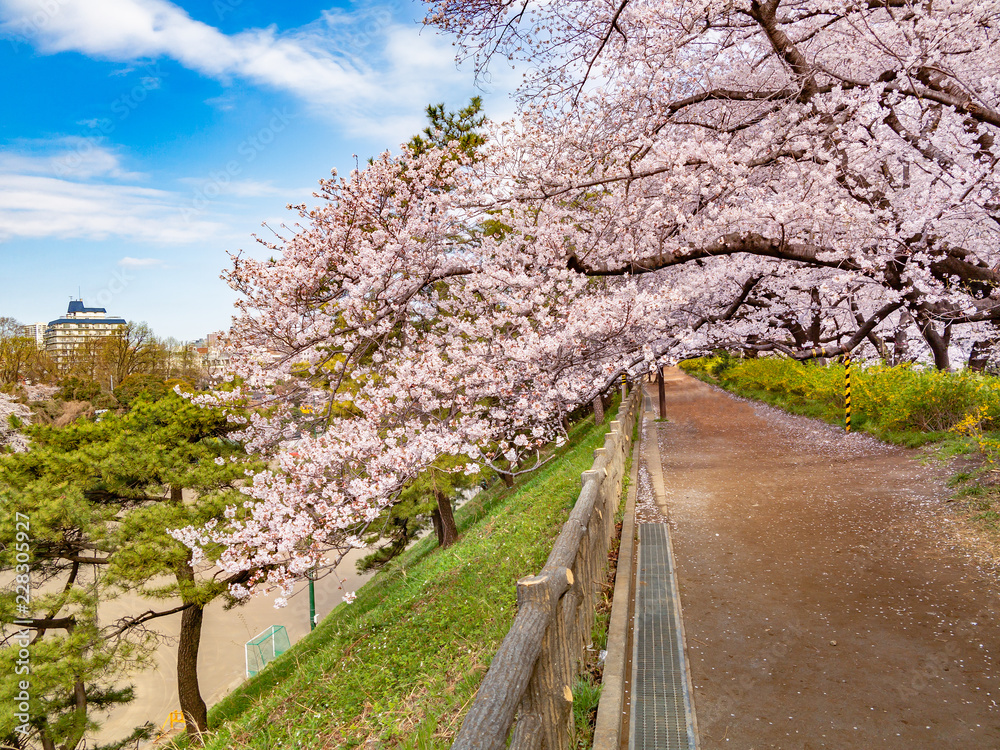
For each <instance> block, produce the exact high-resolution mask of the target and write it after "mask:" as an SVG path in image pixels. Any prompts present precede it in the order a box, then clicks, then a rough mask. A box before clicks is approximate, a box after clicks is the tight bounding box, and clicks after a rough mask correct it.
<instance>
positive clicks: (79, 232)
mask: <svg viewBox="0 0 1000 750" xmlns="http://www.w3.org/2000/svg"><path fill="white" fill-rule="evenodd" d="M180 202H181V201H180V198H179V197H178V196H177V195H176V194H174V193H170V192H167V191H164V190H156V189H152V188H144V187H136V186H133V185H108V184H104V185H100V184H86V183H80V182H72V181H69V180H62V179H57V178H53V177H46V176H39V175H33V174H14V173H4V171H3V170H0V242H2V241H4V240H8V239H12V238H15V237H19V238H37V237H55V238H59V239H76V238H80V239H90V240H101V239H106V238H108V237H119V238H123V239H128V240H134V241H141V242H155V243H193V242H199V241H204V240H205V239H206V238H211V237H220V236H230V235H231V232H227V230H228V227H226V226H225V225H223V224H221V223H219V222H215V221H210V220H208V219H202V218H197V219H194V220H191V219H188V220H187V221H185V220H183V219H182V217H181V209H180Z"/></svg>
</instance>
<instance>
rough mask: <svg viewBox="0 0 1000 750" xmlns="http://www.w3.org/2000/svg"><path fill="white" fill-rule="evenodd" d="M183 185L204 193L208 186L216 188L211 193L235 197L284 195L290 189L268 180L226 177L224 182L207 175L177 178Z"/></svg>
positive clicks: (287, 193) (288, 192)
mask: <svg viewBox="0 0 1000 750" xmlns="http://www.w3.org/2000/svg"><path fill="white" fill-rule="evenodd" d="M178 182H180V183H181V184H183V185H188V186H190V187H191V188H192V189H193V190H194V191H196V193H199V194H204V193H205V189H206V188H207V187H209V186H212V187H214V188H216V190H214V191H213V192H212V195H231V196H234V197H236V198H263V197H270V196H286V195H289V194H290V193H291V192H292V191H291V190H289V189H287V188H282V187H278V186H277V185H275V184H274V183H272V182H271V181H270V180H236V179H228V178H227V179H226V180H225V181H224V182H222V181H220V180H218V179H217V178H213V177H211V176H209V177H182V178H181V179H179V180H178Z"/></svg>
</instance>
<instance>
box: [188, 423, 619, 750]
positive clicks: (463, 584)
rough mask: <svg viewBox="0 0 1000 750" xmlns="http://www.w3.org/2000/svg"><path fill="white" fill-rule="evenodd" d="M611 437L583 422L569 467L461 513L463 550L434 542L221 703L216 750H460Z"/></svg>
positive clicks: (563, 458) (563, 464) (214, 716)
mask: <svg viewBox="0 0 1000 750" xmlns="http://www.w3.org/2000/svg"><path fill="white" fill-rule="evenodd" d="M613 413H614V412H613V410H609V411H608V419H610V418H611V416H612V415H613ZM605 431H606V427H605V426H603V425H602V426H601V427H600V428H597V427H595V425H594V423H593V419H592V418H590V419H587V420H584V421H583V422H581V423H579V424H577V425H576V426H575V427H574V429H573V431H572V432H571V434H570V440H569V442H568V443H567V445H565V446H564V447H563V448H562V449H560V450H559V454H560V455H559V457H558V458H557V459H556V460H553V461H551V462H550V463H549V464H547V465H546V466H545V467H543V468H542V469H540V470H539V471H537V472H535V473H534V474H533V475H530V476H529V477H528V479H527V480H526V481H524V482H523V483H521V484H519V485H518V486H517V487H515V488H513V489H511V490H505V489H503V488H501V487H494V488H493V489H491V490H489V491H487V492H484V493H482V494H481V495H480V496H479V497H477V498H476V499H475V500H473V501H472V502H470V503H468V504H467V505H466V506H464V507H463V508H462V509H460V511H459V514H458V521H459V525H460V530H461V532H462V536H461V538H460V539H459V541H458V542H457V543H456V544H454V545H453V546H452V547H450V548H448V549H446V550H438V549H436V548H435V544H434V541H433V540H432V539H425V540H423V541H421V542H419V543H418V544H417V545H415V546H414V548H413V549H411V550H410V551H409V552H407V553H406V554H405V555H404V556H403V557H402V558H401V559H400V560H398V561H396V562H395V563H393V564H391V567H390V568H388V569H387V570H384V571H383V572H381V573H379V575H377V576H376V577H375V578H374V579H373V580H372V581H370V582H369V583H368V584H367V585H365V586H364V587H363V588H362V589H361V590H360V591H359V592H358V598H357V600H356V601H355V602H354V603H353V604H350V605H340V606H339V607H337V608H336V609H335V610H334V611H333V612H331V613H330V615H329V616H328V617H327V618H326V619H325V620H324V621H323V622H322V623H321V624H320V625H319V626H318V627H317V628H316V630H315V631H314V632H313V633H311V634H310V635H309V636H308V637H306V638H304V639H303V640H302V641H300V642H299V643H298V644H296V646H295V647H294V648H293V649H292V650H291V651H289V652H287V653H286V654H284V655H283V656H282V657H280V658H279V659H278V660H276V661H275V662H273V663H272V664H271V665H269V666H268V667H267V669H266V670H265V671H264V672H263V673H262V674H260V675H259V676H258V677H255V678H254V679H252V680H249V681H247V682H246V683H245V684H244V685H242V686H241V687H240V688H238V689H237V690H235V691H234V692H233V693H231V694H230V695H229V696H227V697H226V698H225V699H223V700H222V701H221V702H220V703H218V704H217V705H216V706H215V707H213V709H212V710H211V712H210V717H209V722H210V726H211V727H212V734H211V737H210V738H209V741H208V743H207V747H208V748H211V749H213V750H221V749H222V748H261V749H264V748H268V749H270V748H275V749H276V748H282V749H285V748H288V749H291V748H296V749H298V748H303V749H305V748H351V747H358V746H360V745H363V744H367V742H368V741H369V740H377V747H379V748H386V749H387V748H444V747H449V746H450V744H451V739H452V738H453V736H454V734H455V732H457V731H458V727H459V726H460V724H461V719H462V717H463V716H464V713H465V709H466V708H467V707H468V704H469V703H470V702H471V699H472V698H473V696H474V695H475V692H476V690H477V689H478V686H479V683H480V681H481V680H482V677H483V675H484V674H485V673H486V669H487V667H488V665H489V662H490V660H491V659H492V657H493V654H494V653H495V652H496V650H497V648H498V647H499V645H500V642H501V641H502V640H503V637H504V635H505V634H506V633H507V630H508V629H509V628H510V624H511V622H512V621H513V618H514V614H515V601H516V593H515V588H514V583H515V582H516V581H517V580H518V579H519V578H521V577H523V576H525V575H529V574H533V573H536V572H537V571H538V570H539V569H540V568H541V567H542V565H543V564H544V563H545V560H546V558H547V557H548V554H549V551H550V549H551V546H552V542H553V541H554V539H555V537H556V536H557V535H558V533H559V530H560V528H561V527H562V524H563V523H564V521H565V519H566V516H567V514H568V512H569V510H570V508H572V506H573V504H574V503H575V502H576V498H577V496H578V494H579V490H580V472H582V471H585V470H587V469H589V468H590V466H591V464H592V463H593V451H594V449H595V448H598V447H600V446H601V445H603V442H604V433H605ZM372 746H376V745H372Z"/></svg>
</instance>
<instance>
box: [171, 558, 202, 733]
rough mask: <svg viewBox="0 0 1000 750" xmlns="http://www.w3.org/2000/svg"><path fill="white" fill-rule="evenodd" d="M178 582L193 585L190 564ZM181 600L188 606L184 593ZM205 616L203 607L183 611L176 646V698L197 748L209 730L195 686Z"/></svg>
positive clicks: (179, 576) (178, 577)
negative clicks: (203, 735) (203, 734)
mask: <svg viewBox="0 0 1000 750" xmlns="http://www.w3.org/2000/svg"><path fill="white" fill-rule="evenodd" d="M177 582H178V583H179V584H181V586H182V587H183V585H184V584H185V583H186V584H192V585H193V584H194V569H193V568H192V567H191V565H190V563H184V565H183V567H182V568H180V569H179V570H178V571H177ZM188 596H190V594H188ZM181 600H182V601H183V602H184V603H185V604H187V603H188V600H187V598H185V596H184V592H183V590H182V594H181ZM204 617H205V608H204V605H202V604H195V605H193V606H191V607H188V608H187V609H185V610H184V611H183V612H182V613H181V635H180V639H179V641H178V643H177V695H178V698H179V699H180V704H181V711H182V712H183V713H184V722H185V724H186V726H187V731H188V736H189V737H190V738H191V741H192V742H194V743H195V744H196V745H199V746H200V745H203V744H204V742H203V741H202V737H201V735H202V733H203V732H205V731H206V730H207V729H208V707H207V706H206V705H205V701H204V699H203V698H202V697H201V689H200V688H199V686H198V647H199V646H200V645H201V624H202V621H203V620H204Z"/></svg>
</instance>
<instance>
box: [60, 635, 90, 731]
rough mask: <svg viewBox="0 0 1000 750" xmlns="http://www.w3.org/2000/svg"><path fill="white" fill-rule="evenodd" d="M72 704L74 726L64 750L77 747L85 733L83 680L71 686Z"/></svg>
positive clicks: (85, 698) (85, 694) (85, 707)
mask: <svg viewBox="0 0 1000 750" xmlns="http://www.w3.org/2000/svg"><path fill="white" fill-rule="evenodd" d="M70 632H72V631H70ZM73 704H74V705H75V706H76V709H75V710H74V711H73V724H75V725H76V726H75V727H74V728H73V730H72V732H70V733H69V734H68V735H67V737H66V742H64V743H63V748H64V750H74V748H76V747H77V746H79V744H80V741H81V740H82V739H83V735H84V734H85V733H86V731H87V686H86V685H84V684H83V680H79V679H78V680H77V681H76V684H74V685H73Z"/></svg>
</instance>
